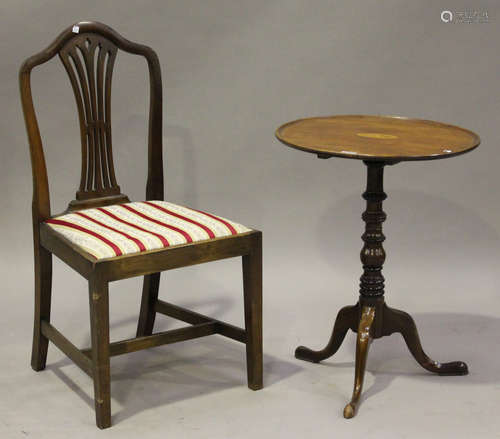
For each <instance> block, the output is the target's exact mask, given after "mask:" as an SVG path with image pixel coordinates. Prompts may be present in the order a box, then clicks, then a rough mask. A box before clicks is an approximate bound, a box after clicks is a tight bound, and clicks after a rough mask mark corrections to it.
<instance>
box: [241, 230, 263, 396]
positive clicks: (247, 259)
mask: <svg viewBox="0 0 500 439" xmlns="http://www.w3.org/2000/svg"><path fill="white" fill-rule="evenodd" d="M252 239H253V240H254V244H253V246H252V251H251V253H250V254H249V255H245V256H243V291H244V303H245V330H246V335H247V340H246V354H247V376H248V387H249V388H250V389H252V390H259V389H262V386H263V382H262V368H263V365H262V357H263V354H262V234H261V233H260V232H259V233H256V234H255V235H253V238H252Z"/></svg>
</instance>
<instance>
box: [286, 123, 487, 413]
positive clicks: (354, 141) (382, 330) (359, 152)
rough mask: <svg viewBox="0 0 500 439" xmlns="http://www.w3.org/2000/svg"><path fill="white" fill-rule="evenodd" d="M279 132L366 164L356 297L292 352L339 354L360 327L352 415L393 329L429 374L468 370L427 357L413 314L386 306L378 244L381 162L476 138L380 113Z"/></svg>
mask: <svg viewBox="0 0 500 439" xmlns="http://www.w3.org/2000/svg"><path fill="white" fill-rule="evenodd" d="M276 136H277V138H278V139H279V140H280V141H281V142H283V143H284V144H286V145H288V146H291V147H293V148H297V149H301V150H304V151H308V152H313V153H316V154H317V155H318V157H319V158H329V157H332V156H339V157H344V158H355V159H360V160H363V162H364V163H365V165H366V166H367V184H366V190H365V192H364V193H363V198H364V199H365V200H366V209H365V211H364V212H363V214H362V219H363V221H364V222H365V232H364V233H363V235H362V240H363V248H362V250H361V253H360V258H361V262H362V264H363V274H362V276H361V279H360V288H359V301H358V303H357V304H356V305H354V306H348V307H344V308H342V309H341V310H340V312H339V313H338V315H337V319H336V321H335V325H334V328H333V332H332V334H331V337H330V340H329V342H328V344H327V345H326V346H325V347H324V348H323V349H321V350H313V349H310V348H307V347H305V346H299V347H298V348H297V349H296V351H295V356H296V358H298V359H301V360H306V361H311V362H315V363H317V362H319V361H322V360H325V359H327V358H329V357H331V356H332V355H334V354H335V353H336V352H337V350H338V349H339V347H340V345H341V343H342V341H343V340H344V337H345V335H346V333H347V331H348V330H349V328H350V329H352V330H353V331H354V332H357V333H358V336H357V344H356V368H355V380H354V390H353V395H352V398H351V401H350V402H349V403H348V404H347V405H346V406H345V409H344V417H345V418H352V417H353V416H354V415H355V414H356V411H357V409H358V406H359V402H360V396H361V391H362V386H363V379H364V372H365V366H366V360H367V356H368V347H369V344H370V342H371V340H372V339H377V338H380V337H384V336H388V335H391V334H392V333H395V332H398V333H400V334H401V335H402V336H403V338H404V340H405V342H406V344H407V346H408V349H409V350H410V352H411V354H412V355H413V357H414V358H415V360H416V361H417V362H418V363H419V364H420V365H421V366H422V367H423V368H425V369H426V370H428V371H429V372H433V373H436V374H439V375H466V374H467V373H468V368H467V365H466V364H465V363H464V362H463V361H452V362H448V363H440V362H437V361H434V360H432V359H431V358H430V357H429V356H428V355H427V354H426V353H425V352H424V350H423V348H422V345H421V343H420V339H419V336H418V331H417V327H416V325H415V322H414V321H413V319H412V318H411V316H410V315H409V314H407V313H406V312H403V311H399V310H395V309H392V308H389V307H388V306H387V305H386V304H385V298H384V293H385V282H384V281H385V280H384V276H383V275H382V266H383V264H384V261H385V256H386V255H385V250H384V248H383V245H382V244H383V242H384V240H385V236H384V234H383V232H382V224H383V222H384V221H385V219H386V214H385V212H384V211H383V208H382V204H383V201H384V200H385V199H386V197H387V195H386V194H385V192H384V167H385V166H386V165H393V164H395V163H397V162H399V161H404V160H431V159H438V158H448V157H453V156H455V155H459V154H463V153H465V152H468V151H471V150H472V149H474V148H476V147H477V146H478V145H479V136H477V135H476V134H474V133H472V132H471V131H468V130H464V129H463V128H460V127H455V126H451V125H446V124H441V123H438V122H431V121H426V120H417V119H404V118H397V117H383V116H332V117H322V118H310V119H301V120H297V121H294V122H290V123H288V124H285V125H283V126H281V127H280V128H278V130H277V131H276Z"/></svg>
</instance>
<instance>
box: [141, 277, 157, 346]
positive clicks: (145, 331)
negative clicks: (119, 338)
mask: <svg viewBox="0 0 500 439" xmlns="http://www.w3.org/2000/svg"><path fill="white" fill-rule="evenodd" d="M160 274H161V273H153V274H148V275H146V276H144V283H143V286H142V299H141V311H140V313H139V322H138V323H137V337H143V336H145V335H151V334H152V333H153V327H154V324H155V317H156V311H155V305H156V302H157V300H158V290H159V288H160Z"/></svg>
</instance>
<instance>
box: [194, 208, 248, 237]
mask: <svg viewBox="0 0 500 439" xmlns="http://www.w3.org/2000/svg"><path fill="white" fill-rule="evenodd" d="M191 210H194V211H196V212H200V213H202V214H203V215H206V216H209V217H210V218H213V219H214V220H217V221H219V222H221V223H222V224H224V225H225V226H226V227H227V228H228V229H229V231H230V232H231V235H237V234H238V232H237V231H236V229H235V228H234V227H233V226H232V225H231V224H229V223H228V222H227V221H225V220H223V219H222V218H219V217H218V216H215V215H212V214H210V213H207V212H203V210H196V209H191Z"/></svg>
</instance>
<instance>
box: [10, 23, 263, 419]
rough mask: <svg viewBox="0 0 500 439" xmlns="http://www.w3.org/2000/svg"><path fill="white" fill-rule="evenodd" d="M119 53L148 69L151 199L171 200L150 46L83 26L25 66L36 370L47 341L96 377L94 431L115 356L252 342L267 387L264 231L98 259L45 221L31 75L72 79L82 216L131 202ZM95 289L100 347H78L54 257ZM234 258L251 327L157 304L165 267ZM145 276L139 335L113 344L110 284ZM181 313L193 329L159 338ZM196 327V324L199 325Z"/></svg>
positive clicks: (251, 370)
mask: <svg viewBox="0 0 500 439" xmlns="http://www.w3.org/2000/svg"><path fill="white" fill-rule="evenodd" d="M120 51H125V52H128V53H131V54H135V55H139V56H142V57H144V58H145V59H146V62H147V65H148V70H149V84H150V89H149V90H150V91H149V129H148V152H147V163H148V176H147V181H146V199H147V200H163V196H164V188H163V146H162V81H161V72H160V63H159V60H158V56H157V55H156V53H155V52H154V51H153V50H152V49H151V48H149V47H147V46H144V45H141V44H137V43H134V42H132V41H129V40H127V39H125V38H123V37H122V36H121V35H119V34H118V33H117V32H115V31H114V30H113V29H111V28H109V27H108V26H106V25H104V24H102V23H96V22H79V23H76V24H75V25H72V26H70V27H69V28H67V29H66V30H64V31H63V32H62V33H61V34H60V35H59V36H58V37H57V38H56V39H55V40H54V42H53V43H52V44H50V45H49V46H48V47H47V48H46V49H44V50H42V51H41V52H40V53H38V54H36V55H34V56H32V57H30V58H28V59H27V60H26V61H25V62H24V63H23V64H22V66H21V69H20V72H19V82H20V91H21V102H22V108H23V113H24V118H25V122H26V130H27V133H28V141H29V146H30V158H31V167H32V174H33V203H32V223H33V245H34V256H35V313H34V325H33V328H34V329H33V348H32V357H31V365H32V367H33V369H34V370H36V371H39V370H42V369H44V368H45V364H46V358H47V347H48V343H49V341H50V342H52V343H54V344H55V345H56V346H57V347H58V348H59V349H61V350H62V351H63V352H64V353H65V354H66V355H67V356H68V357H69V358H71V359H72V360H73V361H74V362H75V363H76V364H77V365H78V366H79V367H81V368H82V369H83V370H84V371H85V372H86V373H88V374H89V375H90V376H91V377H92V378H93V380H94V393H95V412H96V424H97V426H98V427H99V428H107V427H109V426H110V425H111V399H110V356H111V355H118V354H125V353H128V352H134V351H137V350H140V349H146V348H149V347H153V346H160V345H163V344H167V343H174V342H177V341H183V340H188V339H191V338H196V337H202V336H206V335H211V334H219V335H223V336H225V337H229V338H231V339H234V340H237V341H239V342H242V343H245V344H246V345H247V371H248V386H249V387H250V388H251V389H254V390H256V389H259V388H261V387H262V234H261V232H259V231H258V230H251V231H250V232H247V233H244V234H240V235H235V236H232V235H231V236H227V237H224V238H216V239H212V240H207V241H200V242H194V243H190V244H185V245H178V246H173V247H167V248H164V249H159V250H152V251H145V252H142V253H137V254H131V255H125V256H120V257H116V258H108V259H103V260H96V259H95V258H94V257H93V256H92V255H90V254H89V253H87V252H86V251H84V250H83V249H81V248H79V247H78V246H76V245H75V244H73V243H71V242H69V241H68V240H67V239H66V238H64V237H63V236H62V235H61V234H59V233H57V232H55V231H54V230H53V229H51V228H50V227H48V226H47V224H45V223H44V221H45V220H47V219H49V218H51V217H53V216H55V215H53V214H52V212H51V206H50V195H49V185H48V177H47V167H46V164H45V156H44V150H43V144H42V139H41V136H40V130H39V126H38V122H37V118H36V113H35V107H34V103H33V98H32V93H31V73H32V71H33V69H34V68H36V67H37V66H39V65H41V64H43V63H45V62H47V61H49V60H51V59H52V58H54V57H55V56H56V55H59V58H60V59H61V61H62V63H63V66H64V68H65V69H66V72H67V73H68V75H69V78H70V83H71V86H72V88H73V92H74V95H75V101H76V109H77V112H78V116H79V121H80V138H81V154H82V164H81V171H80V185H79V188H78V189H77V192H76V197H75V199H74V200H73V201H71V202H70V203H69V206H68V209H67V210H69V211H71V210H81V209H86V208H91V207H97V206H107V205H112V204H117V203H123V202H126V201H128V200H129V199H128V197H127V196H126V195H124V194H122V193H121V190H120V186H119V185H118V183H117V181H116V176H115V169H114V165H113V151H112V140H111V80H112V72H113V65H114V61H115V59H116V57H117V56H119V52H120ZM53 254H54V255H56V256H57V257H58V258H59V259H61V260H62V261H63V262H65V263H66V264H67V265H68V266H70V267H71V268H73V269H74V270H76V271H77V272H78V273H79V274H81V275H82V276H83V277H84V278H86V279H87V280H88V283H89V304H90V322H91V338H92V346H91V348H90V349H84V350H80V349H78V348H77V347H76V346H74V345H73V344H72V343H71V342H70V341H69V340H68V339H67V338H66V337H65V336H63V335H62V334H61V333H60V332H59V331H58V330H57V329H55V328H54V327H53V326H52V325H51V324H50V308H51V281H52V255H53ZM231 257H242V259H243V277H244V304H245V329H242V328H239V327H236V326H233V325H230V324H227V323H225V322H221V321H218V320H215V319H212V318H210V317H207V316H202V315H201V314H197V313H194V312H192V311H189V310H185V309H182V308H174V305H170V304H166V303H165V302H162V301H160V300H159V299H158V292H159V282H160V273H161V272H162V271H165V270H170V269H174V268H180V267H184V266H189V265H194V264H201V263H204V262H210V261H216V260H220V259H225V258H231ZM133 276H144V284H143V292H142V302H141V310H140V313H139V320H138V325H137V337H136V338H134V339H128V340H122V341H119V342H115V343H110V342H109V282H111V281H116V280H120V279H125V278H129V277H133ZM158 312H159V313H160V314H162V313H164V314H167V315H169V314H176V315H177V316H178V317H179V318H180V319H181V320H187V321H189V320H193V319H195V320H196V322H195V323H193V325H194V326H192V327H189V328H182V329H178V330H173V331H166V332H161V333H158V334H153V326H154V320H155V316H156V313H158ZM191 323H192V322H191Z"/></svg>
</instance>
